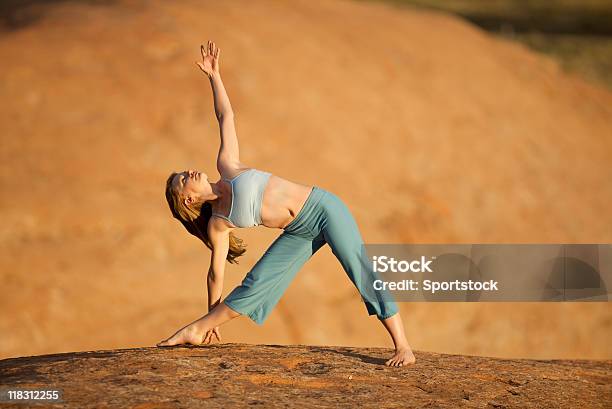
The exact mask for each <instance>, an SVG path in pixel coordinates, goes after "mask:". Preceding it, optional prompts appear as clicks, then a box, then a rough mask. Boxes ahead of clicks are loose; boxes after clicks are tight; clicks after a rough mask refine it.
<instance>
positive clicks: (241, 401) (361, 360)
mask: <svg viewBox="0 0 612 409" xmlns="http://www.w3.org/2000/svg"><path fill="white" fill-rule="evenodd" d="M391 352H392V350H390V349H383V348H351V347H334V346H281V345H248V344H217V345H212V346H202V347H191V346H190V347H187V346H183V347H174V348H154V347H153V348H136V349H119V350H107V351H94V352H77V353H66V354H54V355H42V356H34V357H24V358H14V359H5V360H2V361H0V379H1V381H0V387H2V388H6V387H14V388H55V389H61V390H63V393H64V398H63V402H62V403H57V404H48V405H45V407H50V408H51V407H57V408H60V407H68V408H97V409H100V408H107V407H108V408H110V407H120V408H128V407H129V408H140V409H144V408H188V407H193V408H196V407H207V408H217V407H218V408H225V407H334V408H337V407H349V408H354V407H355V406H356V405H357V406H358V407H389V408H412V407H414V408H417V407H418V408H422V407H438V408H440V407H441V408H457V407H466V408H484V407H487V408H566V407H567V408H569V407H571V408H578V407H580V408H587V407H588V408H605V407H609V404H610V401H611V399H612V386H611V385H612V361H609V360H608V361H588V360H548V361H546V360H522V359H495V358H486V357H476V356H466V355H447V354H437V353H432V352H419V351H417V352H416V353H415V356H416V358H417V362H416V364H415V365H412V366H408V367H402V368H390V367H386V366H385V365H384V362H385V360H386V359H387V358H388V357H389V355H390V354H391ZM9 406H10V405H8V404H3V405H1V407H2V408H4V407H9ZM15 407H22V406H19V405H15Z"/></svg>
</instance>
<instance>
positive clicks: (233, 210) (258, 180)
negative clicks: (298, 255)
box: [213, 169, 272, 227]
mask: <svg viewBox="0 0 612 409" xmlns="http://www.w3.org/2000/svg"><path fill="white" fill-rule="evenodd" d="M271 175H272V174H271V173H269V172H264V171H261V170H257V169H248V170H245V171H244V172H242V173H240V174H238V175H237V176H235V177H234V178H233V179H228V178H223V180H227V181H228V182H229V183H230V185H231V187H232V204H231V206H230V212H229V216H223V215H222V214H219V213H213V215H215V216H219V217H221V218H222V219H225V220H227V221H229V222H230V223H232V224H233V225H234V226H236V227H255V226H259V225H260V224H261V203H262V201H263V194H264V190H265V189H266V186H267V184H268V180H269V179H270V176H271Z"/></svg>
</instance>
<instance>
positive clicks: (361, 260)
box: [323, 192, 415, 366]
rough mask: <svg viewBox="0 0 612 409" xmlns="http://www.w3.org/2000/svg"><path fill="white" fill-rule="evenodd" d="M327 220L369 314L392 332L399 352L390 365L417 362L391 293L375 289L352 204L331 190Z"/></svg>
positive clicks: (330, 235) (327, 237)
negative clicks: (352, 212)
mask: <svg viewBox="0 0 612 409" xmlns="http://www.w3.org/2000/svg"><path fill="white" fill-rule="evenodd" d="M324 206H325V208H326V220H325V223H324V228H323V233H324V237H325V240H326V241H327V243H329V246H330V247H331V249H332V252H333V253H334V255H335V256H336V258H337V259H338V260H339V261H340V264H342V267H343V268H344V271H345V272H346V273H347V275H348V276H349V278H350V280H351V281H352V282H353V284H354V285H355V286H356V287H357V289H358V290H359V292H360V293H361V295H362V298H363V300H364V302H365V304H366V309H367V310H368V314H369V315H374V314H376V316H377V317H378V319H379V320H380V321H381V323H382V324H383V325H384V327H385V329H386V330H387V331H388V332H389V335H391V338H392V339H393V343H394V345H395V355H394V356H393V357H392V358H391V359H389V360H388V361H387V362H386V365H389V366H402V365H403V364H409V363H414V361H415V359H414V355H413V354H412V350H411V349H410V346H409V345H408V341H407V339H406V335H405V332H404V325H403V323H402V319H401V317H400V314H399V310H398V308H397V305H396V304H395V301H393V299H392V298H391V297H390V295H388V294H386V293H385V294H383V293H382V292H378V291H374V290H373V287H372V284H373V282H374V280H375V279H376V278H377V277H376V273H375V272H374V271H373V269H372V267H371V264H370V263H369V261H368V260H366V259H365V257H364V255H363V254H362V250H363V247H362V246H363V240H362V238H361V233H360V231H359V228H358V226H357V222H356V221H355V218H354V217H353V215H352V214H351V212H350V210H349V209H348V207H347V206H346V205H345V204H344V203H343V202H342V200H340V198H338V197H337V196H336V195H334V194H333V193H331V192H328V197H327V198H326V200H325V204H324Z"/></svg>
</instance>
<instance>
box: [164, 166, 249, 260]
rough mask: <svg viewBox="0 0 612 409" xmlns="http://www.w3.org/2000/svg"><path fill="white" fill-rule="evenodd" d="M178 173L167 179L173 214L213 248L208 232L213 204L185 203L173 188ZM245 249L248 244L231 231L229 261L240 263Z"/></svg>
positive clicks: (167, 197) (167, 198) (169, 204)
mask: <svg viewBox="0 0 612 409" xmlns="http://www.w3.org/2000/svg"><path fill="white" fill-rule="evenodd" d="M177 174H178V173H177V172H172V173H171V174H170V176H168V180H166V200H167V201H168V206H169V207H170V211H171V212H172V216H174V218H175V219H177V220H178V221H180V222H181V224H182V225H183V226H184V227H185V229H187V231H188V232H189V233H191V234H193V235H194V236H196V237H197V238H199V239H200V240H202V242H203V243H204V244H205V245H206V247H208V248H209V249H211V250H212V249H213V248H212V244H211V243H210V239H209V237H208V232H207V227H208V221H209V220H210V217H211V215H212V205H211V204H210V203H209V202H200V203H194V204H193V205H191V206H187V205H185V203H184V202H183V200H182V198H181V197H179V196H180V195H179V194H178V193H177V192H176V191H175V190H174V189H172V180H173V179H174V177H175V176H176V175H177ZM245 251H246V244H245V243H244V241H243V240H242V239H240V238H238V237H236V236H235V235H234V233H232V232H230V234H229V251H228V252H227V261H229V262H230V263H234V264H238V261H237V260H236V258H237V257H240V256H241V255H243V254H244V252H245Z"/></svg>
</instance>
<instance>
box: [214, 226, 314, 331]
mask: <svg viewBox="0 0 612 409" xmlns="http://www.w3.org/2000/svg"><path fill="white" fill-rule="evenodd" d="M324 244H325V240H324V239H323V236H322V235H320V236H317V237H314V236H313V235H311V234H304V235H297V234H291V233H288V232H283V233H282V234H281V235H280V236H279V237H278V238H277V239H276V240H275V241H274V243H272V245H271V246H270V247H269V248H268V250H266V252H265V254H264V255H263V256H262V257H261V259H259V261H258V262H257V263H256V264H255V265H254V266H253V268H252V269H251V271H249V273H248V274H247V275H246V277H245V278H244V280H243V281H242V284H241V285H239V286H238V287H236V288H234V290H233V291H232V292H231V293H230V294H229V295H228V296H227V297H226V298H225V300H223V304H225V305H226V306H227V307H229V308H231V309H232V310H234V311H236V312H237V313H240V314H242V315H246V316H248V317H249V318H250V319H251V320H253V321H254V322H255V323H257V324H259V325H261V324H263V322H264V321H265V320H266V318H267V317H268V315H269V314H270V313H271V312H272V309H273V308H274V306H276V304H277V303H278V301H279V300H280V298H281V296H282V295H283V294H284V292H285V290H286V289H287V287H288V286H289V284H290V283H291V281H292V280H293V278H294V277H295V275H296V274H297V272H298V271H299V270H300V269H301V268H302V266H303V265H304V263H306V261H308V259H310V257H312V255H313V254H315V253H316V252H317V251H318V250H319V249H320V248H321V246H323V245H324Z"/></svg>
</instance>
